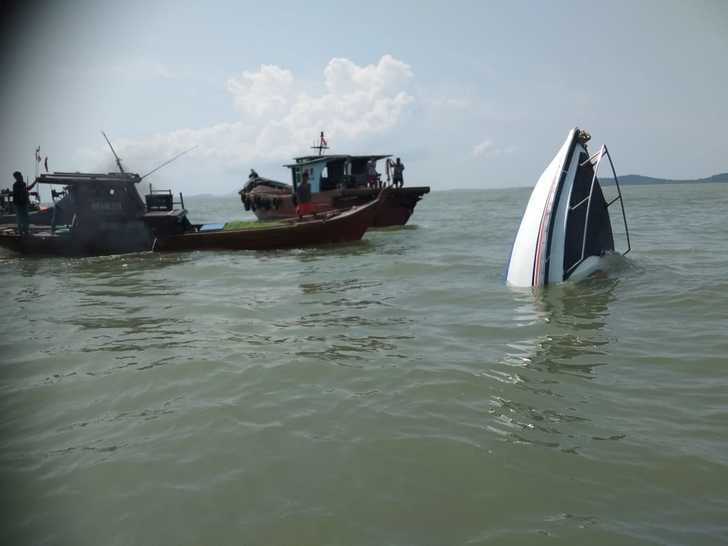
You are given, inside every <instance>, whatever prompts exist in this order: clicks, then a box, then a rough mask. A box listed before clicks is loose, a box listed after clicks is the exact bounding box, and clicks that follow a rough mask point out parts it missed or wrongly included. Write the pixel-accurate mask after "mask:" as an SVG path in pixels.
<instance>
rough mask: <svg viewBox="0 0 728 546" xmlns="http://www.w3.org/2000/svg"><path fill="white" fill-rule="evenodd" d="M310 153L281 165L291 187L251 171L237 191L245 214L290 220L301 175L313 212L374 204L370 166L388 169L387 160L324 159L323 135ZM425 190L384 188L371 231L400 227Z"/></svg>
mask: <svg viewBox="0 0 728 546" xmlns="http://www.w3.org/2000/svg"><path fill="white" fill-rule="evenodd" d="M313 148H314V149H315V150H318V155H309V156H303V157H297V158H295V163H292V164H290V165H285V166H286V167H288V168H289V169H290V170H291V182H292V183H291V184H284V183H283V182H277V181H275V180H271V179H269V178H263V177H261V176H259V175H258V174H257V173H256V172H255V171H251V175H250V177H249V178H248V182H247V183H246V184H245V186H244V187H243V189H241V190H240V191H239V192H238V193H239V195H240V199H241V201H242V202H243V205H244V207H245V210H249V211H252V212H253V214H255V216H256V217H257V218H258V219H259V220H280V219H285V218H292V217H295V216H296V199H295V194H296V188H297V187H298V184H299V182H300V181H301V179H302V177H303V175H304V173H306V174H307V175H308V180H309V183H310V185H311V205H312V208H313V211H314V212H317V213H323V212H327V211H331V210H336V209H342V208H347V207H352V206H357V205H362V204H364V203H367V202H369V201H371V200H373V199H376V198H377V195H379V192H380V191H381V188H382V187H383V186H385V185H387V184H386V182H384V181H382V179H381V175H380V174H379V173H378V172H377V167H376V165H377V162H378V161H380V160H385V161H386V162H387V165H389V158H390V157H391V156H390V155H341V154H339V155H324V154H323V150H325V149H328V145H327V144H326V140H325V139H324V136H323V133H322V134H321V142H320V143H319V145H318V146H314V147H313ZM388 170H389V169H387V171H388ZM387 175H388V176H389V172H387ZM429 191H430V188H429V186H412V187H398V188H395V187H389V188H387V193H386V195H385V196H383V200H382V202H381V204H380V206H379V208H378V210H377V214H376V216H375V217H374V222H373V224H372V227H388V226H402V225H404V224H406V223H407V222H408V221H409V219H410V216H412V213H413V212H414V209H415V206H416V205H417V203H418V202H419V201H420V199H422V197H423V196H424V195H425V194H426V193H429Z"/></svg>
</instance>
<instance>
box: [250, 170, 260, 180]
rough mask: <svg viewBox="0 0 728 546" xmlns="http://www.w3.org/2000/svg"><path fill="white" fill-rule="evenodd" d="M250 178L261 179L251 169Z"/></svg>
mask: <svg viewBox="0 0 728 546" xmlns="http://www.w3.org/2000/svg"><path fill="white" fill-rule="evenodd" d="M248 178H260V175H259V174H258V173H257V172H255V169H250V174H249V175H248Z"/></svg>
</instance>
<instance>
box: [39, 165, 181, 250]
mask: <svg viewBox="0 0 728 546" xmlns="http://www.w3.org/2000/svg"><path fill="white" fill-rule="evenodd" d="M37 181H38V183H39V184H52V185H59V186H63V187H64V188H65V193H66V196H67V197H66V198H67V199H68V203H69V204H70V207H71V208H72V210H73V220H72V223H71V229H72V230H74V231H75V232H77V233H80V234H84V235H85V236H86V237H95V236H99V234H100V233H102V232H103V233H104V234H105V235H104V236H106V237H110V236H114V234H117V235H118V236H119V237H122V236H124V235H123V234H124V233H127V232H128V231H129V230H132V231H133V232H134V233H135V234H136V235H137V236H138V237H139V238H140V239H141V238H144V236H145V234H146V235H149V232H151V234H152V235H154V236H159V235H161V234H165V235H166V234H169V233H176V232H179V231H184V230H185V229H187V228H188V227H189V220H187V216H186V211H185V209H184V203H183V201H182V194H180V201H179V202H178V203H175V202H174V200H173V196H172V192H171V191H169V190H167V191H159V190H152V188H151V185H150V188H149V191H150V193H149V194H148V195H146V196H145V199H142V197H141V195H140V194H139V191H138V190H137V184H138V183H139V182H140V181H141V177H140V176H139V175H138V174H135V173H109V174H98V173H64V172H58V173H53V174H42V175H40V176H39V177H38V179H37ZM176 205H179V208H177V207H176ZM67 206H68V205H66V207H67Z"/></svg>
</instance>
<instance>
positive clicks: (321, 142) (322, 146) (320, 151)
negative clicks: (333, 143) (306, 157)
mask: <svg viewBox="0 0 728 546" xmlns="http://www.w3.org/2000/svg"><path fill="white" fill-rule="evenodd" d="M311 149H312V150H318V155H319V156H322V155H324V154H323V151H324V150H328V149H329V144H328V143H327V142H326V138H324V132H323V131H321V138H320V139H319V143H318V146H317V145H315V144H314V145H313V146H311Z"/></svg>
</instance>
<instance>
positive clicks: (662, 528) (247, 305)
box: [0, 184, 728, 546]
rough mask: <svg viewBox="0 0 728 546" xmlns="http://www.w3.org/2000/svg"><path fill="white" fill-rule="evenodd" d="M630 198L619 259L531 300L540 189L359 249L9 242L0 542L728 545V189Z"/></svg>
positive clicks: (452, 212) (2, 261) (0, 287)
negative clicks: (518, 281) (525, 249)
mask: <svg viewBox="0 0 728 546" xmlns="http://www.w3.org/2000/svg"><path fill="white" fill-rule="evenodd" d="M624 193H625V206H626V212H627V215H628V218H629V220H630V235H631V238H632V247H633V250H632V251H631V252H630V253H629V254H628V255H627V257H626V258H624V259H620V260H619V261H618V262H617V263H616V264H614V265H613V267H610V268H609V271H608V274H607V275H606V276H600V277H599V278H595V279H588V280H585V281H583V282H578V283H566V284H564V285H560V286H553V287H549V288H547V289H545V290H541V291H538V292H533V291H532V290H530V289H525V290H524V289H512V288H509V287H507V286H505V284H504V281H503V269H504V266H505V263H506V261H507V259H508V253H509V252H510V245H511V243H512V241H513V238H514V236H515V233H516V230H517V228H518V223H519V221H520V217H521V214H522V212H523V209H524V208H525V204H526V202H527V200H528V195H529V190H528V189H515V190H493V191H468V192H465V191H449V192H433V193H431V194H429V195H427V196H425V198H424V199H423V201H422V202H421V203H420V204H419V205H418V206H417V208H416V210H415V214H414V216H413V217H412V219H411V221H410V224H409V225H408V226H407V227H406V228H404V229H386V230H378V231H370V232H368V233H367V234H366V235H365V237H364V239H363V240H362V241H361V242H359V243H355V244H348V245H337V246H328V247H321V248H309V249H299V250H285V251H275V252H207V253H203V252H192V253H179V254H151V253H142V254H135V255H128V256H111V257H102V258H86V259H58V258H54V259H48V258H42V259H37V258H36V259H23V258H18V257H16V256H14V255H11V254H9V253H6V252H3V253H1V254H0V273H1V278H2V283H0V301H1V302H2V313H0V442H1V448H0V478H1V480H2V488H1V489H0V502H1V505H0V509H1V510H2V512H1V513H2V515H3V516H2V520H3V521H2V526H0V543H2V544H14V545H23V544H47V545H76V546H78V545H86V544H88V545H99V544H104V545H128V544H175V545H200V544H210V545H212V544H214V545H226V544H230V545H238V544H246V545H258V544H259V545H285V544H316V545H322V544H327V545H328V544H330V545H344V544H347V545H357V544H361V545H369V544H371V545H383V544H391V545H444V544H447V545H452V544H524V545H526V544H529V545H530V544H590V545H592V546H595V545H600V544H605V545H614V544H620V545H623V544H645V545H648V544H650V545H652V544H676V545H677V544H705V545H708V544H716V545H717V544H726V543H728V402H727V400H728V396H727V394H726V393H727V392H728V336H727V335H726V334H727V332H728V228H727V227H726V221H725V217H726V214H725V213H726V210H727V209H728V186H726V185H717V184H716V185H708V184H704V185H694V186H688V185H676V186H643V187H627V188H625V189H624ZM186 204H187V207H188V208H189V209H190V210H191V211H192V219H193V221H200V222H206V221H210V222H214V221H224V220H229V219H244V218H246V216H245V214H246V213H245V212H244V211H243V210H242V207H241V204H240V202H239V200H238V199H237V196H233V197H229V198H207V199H201V198H198V199H194V198H188V199H186ZM613 221H615V223H616V220H615V219H614V216H613Z"/></svg>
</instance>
